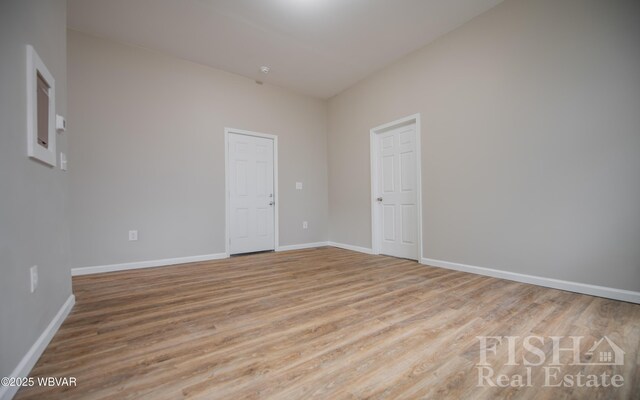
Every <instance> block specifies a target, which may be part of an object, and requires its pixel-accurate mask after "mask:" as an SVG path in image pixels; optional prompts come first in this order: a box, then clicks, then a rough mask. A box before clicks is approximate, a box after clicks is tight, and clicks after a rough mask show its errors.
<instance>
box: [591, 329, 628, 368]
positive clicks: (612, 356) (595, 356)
mask: <svg viewBox="0 0 640 400" xmlns="http://www.w3.org/2000/svg"><path fill="white" fill-rule="evenodd" d="M585 355H586V356H589V359H590V360H591V361H590V362H588V363H587V364H590V365H624V351H623V350H622V349H621V348H620V347H619V346H618V345H616V344H615V343H614V342H613V340H611V339H609V338H608V337H607V336H603V337H602V338H601V339H600V340H597V341H596V342H595V343H594V344H593V346H591V348H590V349H589V351H587V352H586V353H585Z"/></svg>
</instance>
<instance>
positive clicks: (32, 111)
mask: <svg viewBox="0 0 640 400" xmlns="http://www.w3.org/2000/svg"><path fill="white" fill-rule="evenodd" d="M38 75H40V76H41V77H42V78H44V80H45V81H46V83H47V85H49V90H48V93H47V96H48V98H49V104H48V106H49V111H48V118H49V121H48V127H47V131H48V134H47V138H48V139H47V140H48V141H47V148H45V147H43V146H41V145H39V144H38ZM27 155H28V156H29V157H31V158H33V159H36V160H39V161H41V162H43V163H45V164H48V165H50V166H52V167H55V166H56V82H55V79H53V75H52V74H51V72H49V69H47V66H46V65H44V62H42V59H41V58H40V56H38V53H37V52H36V50H35V49H34V48H33V46H31V45H27Z"/></svg>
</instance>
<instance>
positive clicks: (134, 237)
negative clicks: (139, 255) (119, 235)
mask: <svg viewBox="0 0 640 400" xmlns="http://www.w3.org/2000/svg"><path fill="white" fill-rule="evenodd" d="M136 240H138V231H129V241H130V242H135V241H136Z"/></svg>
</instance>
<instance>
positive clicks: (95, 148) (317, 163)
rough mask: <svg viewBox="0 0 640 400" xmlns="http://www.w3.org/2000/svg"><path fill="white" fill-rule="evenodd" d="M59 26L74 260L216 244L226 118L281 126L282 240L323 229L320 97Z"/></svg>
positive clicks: (259, 127)
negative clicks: (64, 58) (64, 51)
mask: <svg viewBox="0 0 640 400" xmlns="http://www.w3.org/2000/svg"><path fill="white" fill-rule="evenodd" d="M68 38H69V42H68V46H69V52H68V63H69V110H70V116H69V126H70V129H71V130H72V131H73V133H72V135H73V138H72V140H71V143H70V145H71V149H70V157H69V168H70V175H71V205H72V209H73V213H72V230H71V231H72V243H73V256H72V263H71V266H72V267H87V266H95V265H107V264H114V263H124V262H135V261H144V260H157V259H165V258H173V257H186V256H197V255H206V254H214V253H222V252H224V251H225V246H224V230H225V228H224V226H225V225H224V224H225V211H224V210H225V206H224V204H225V203H224V128H225V127H232V128H238V129H245V130H252V131H258V132H264V133H270V134H274V135H278V141H279V188H280V198H279V201H280V245H291V244H298V243H308V242H316V241H326V240H327V220H328V216H327V209H328V205H327V201H328V200H327V196H328V195H327V166H326V157H327V155H326V147H327V144H326V121H327V104H326V102H325V101H321V100H317V99H313V98H309V97H306V96H301V95H297V94H294V93H292V92H290V91H287V90H283V89H280V88H277V87H273V86H270V85H267V84H265V85H257V84H256V83H255V82H253V81H251V80H249V79H246V78H243V77H240V76H237V75H233V74H229V73H226V72H222V71H219V70H215V69H212V68H208V67H204V66H201V65H197V64H194V63H191V62H187V61H183V60H179V59H176V58H172V57H169V56H165V55H162V54H158V53H154V52H150V51H147V50H144V49H140V48H137V47H132V46H127V45H122V44H117V43H115V42H111V41H107V40H103V39H100V38H96V37H93V36H89V35H86V34H83V33H79V32H76V31H69V33H68ZM296 181H301V182H303V183H304V189H303V190H302V191H297V190H295V182H296ZM303 220H306V221H308V222H309V229H308V230H303V229H302V221H303ZM130 229H137V230H138V231H139V241H137V242H129V241H128V237H127V232H128V231H129V230H130Z"/></svg>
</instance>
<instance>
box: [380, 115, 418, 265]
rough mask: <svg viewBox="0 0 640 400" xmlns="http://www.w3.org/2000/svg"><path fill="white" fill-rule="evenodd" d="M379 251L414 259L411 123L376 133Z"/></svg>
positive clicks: (413, 137) (415, 230)
mask: <svg viewBox="0 0 640 400" xmlns="http://www.w3.org/2000/svg"><path fill="white" fill-rule="evenodd" d="M376 136H377V139H376V140H377V168H378V171H377V176H378V182H377V187H378V197H377V199H376V200H377V202H376V203H377V204H376V207H377V208H378V211H377V212H378V221H379V224H378V229H379V231H378V232H377V237H378V239H379V242H378V243H379V250H380V253H381V254H387V255H390V256H395V257H402V258H410V259H413V260H417V259H418V243H417V240H418V212H417V211H418V210H417V207H418V204H417V202H418V193H417V187H418V184H417V174H416V126H415V124H412V125H408V126H403V127H400V128H395V129H392V130H390V131H388V132H384V133H380V134H377V135H376Z"/></svg>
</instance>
